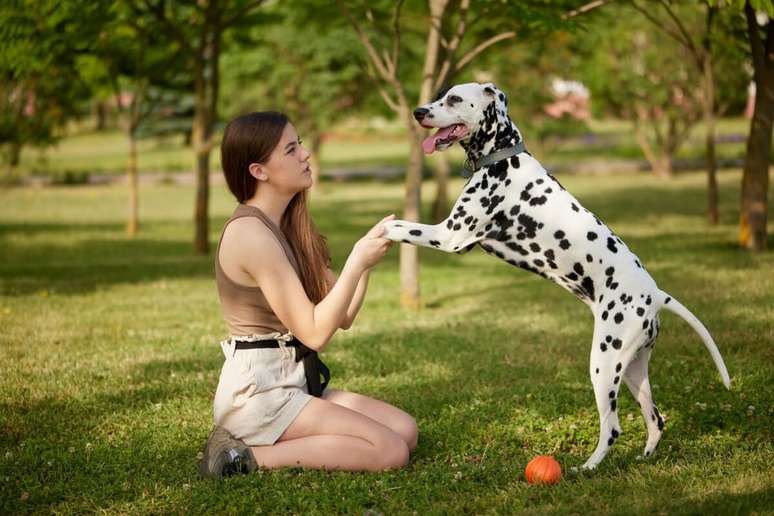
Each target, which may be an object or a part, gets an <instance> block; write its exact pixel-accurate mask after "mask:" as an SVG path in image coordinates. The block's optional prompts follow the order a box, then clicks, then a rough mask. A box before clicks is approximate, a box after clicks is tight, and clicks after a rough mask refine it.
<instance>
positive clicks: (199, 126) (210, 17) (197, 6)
mask: <svg viewBox="0 0 774 516" xmlns="http://www.w3.org/2000/svg"><path fill="white" fill-rule="evenodd" d="M127 1H129V3H130V6H131V8H132V10H133V13H134V15H135V16H137V17H143V18H145V19H153V20H155V22H156V23H155V24H151V23H148V24H147V25H144V30H147V31H150V32H155V31H161V32H163V33H165V34H168V35H170V37H172V38H173V39H174V40H175V42H176V44H177V51H178V56H179V59H180V60H181V61H183V63H184V65H185V67H186V70H187V72H188V74H190V75H189V76H190V77H191V82H192V83H193V85H194V92H193V93H194V117H193V124H192V128H191V132H192V144H193V147H194V155H195V162H196V203H195V210H194V224H195V234H194V250H195V251H196V252H197V253H201V254H206V253H208V252H209V239H208V234H209V192H210V188H209V187H210V184H209V176H210V152H211V151H212V148H213V147H214V145H215V141H214V138H213V136H214V129H215V123H216V122H217V119H218V95H219V89H220V67H219V65H220V57H221V53H222V51H223V48H222V47H223V43H224V35H225V34H226V32H227V31H228V30H229V29H235V28H236V27H240V28H242V29H244V28H245V27H250V26H252V25H256V24H259V23H260V22H261V21H262V20H261V18H260V14H259V13H256V10H257V8H258V7H259V6H260V5H261V4H263V3H264V0H196V1H194V0H187V1H184V2H182V1H181V2H166V1H165V0H127Z"/></svg>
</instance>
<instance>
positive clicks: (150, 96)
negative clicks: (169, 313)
mask: <svg viewBox="0 0 774 516" xmlns="http://www.w3.org/2000/svg"><path fill="white" fill-rule="evenodd" d="M148 21H149V20H148V19H147V18H146V19H143V18H142V17H134V16H132V15H131V11H130V10H129V9H127V7H126V5H123V4H113V5H112V6H110V7H109V8H108V9H107V10H106V12H105V14H104V15H103V16H102V19H101V20H100V23H99V24H98V26H99V34H98V36H97V38H95V41H94V44H93V45H92V47H91V49H90V52H89V54H88V55H85V56H83V57H82V58H81V59H80V60H79V69H80V70H81V74H82V75H84V76H85V78H86V80H87V82H88V83H89V84H90V85H91V88H92V91H93V92H95V93H97V94H98V96H99V97H100V98H104V97H105V96H106V92H109V93H110V94H112V96H113V98H114V99H115V104H116V107H117V110H118V112H119V120H120V126H121V128H122V130H123V131H124V133H125V135H126V138H127V142H128V153H127V162H126V176H127V185H128V194H129V195H128V215H127V224H126V231H127V234H128V235H129V236H134V235H136V234H137V232H138V231H139V227H140V221H139V219H140V217H139V185H138V180H139V178H138V170H137V145H138V138H139V134H138V133H139V129H140V125H141V124H142V123H143V122H144V121H146V120H147V119H148V117H149V116H150V115H152V114H153V113H154V111H155V109H156V107H157V106H158V104H159V101H160V100H161V99H162V98H163V96H164V93H165V92H166V91H168V90H171V89H177V90H182V89H183V88H184V87H186V86H189V85H188V84H185V83H184V82H181V80H180V73H179V68H180V67H179V64H178V60H177V56H176V54H175V53H174V52H173V50H174V48H173V46H172V44H171V41H170V39H169V37H168V35H167V34H166V33H162V32H157V31H151V30H146V29H145V27H144V25H145V24H147V23H148ZM84 22H85V20H84Z"/></svg>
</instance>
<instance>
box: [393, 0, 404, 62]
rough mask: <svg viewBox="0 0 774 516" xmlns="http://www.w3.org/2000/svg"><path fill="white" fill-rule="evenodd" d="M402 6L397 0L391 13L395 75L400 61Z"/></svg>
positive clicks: (400, 0) (400, 1)
mask: <svg viewBox="0 0 774 516" xmlns="http://www.w3.org/2000/svg"><path fill="white" fill-rule="evenodd" d="M402 7H403V0H398V2H396V3H395V11H394V12H393V15H392V32H393V45H392V69H393V72H392V73H393V75H395V76H396V77H397V75H398V63H399V62H400V10H401V8H402Z"/></svg>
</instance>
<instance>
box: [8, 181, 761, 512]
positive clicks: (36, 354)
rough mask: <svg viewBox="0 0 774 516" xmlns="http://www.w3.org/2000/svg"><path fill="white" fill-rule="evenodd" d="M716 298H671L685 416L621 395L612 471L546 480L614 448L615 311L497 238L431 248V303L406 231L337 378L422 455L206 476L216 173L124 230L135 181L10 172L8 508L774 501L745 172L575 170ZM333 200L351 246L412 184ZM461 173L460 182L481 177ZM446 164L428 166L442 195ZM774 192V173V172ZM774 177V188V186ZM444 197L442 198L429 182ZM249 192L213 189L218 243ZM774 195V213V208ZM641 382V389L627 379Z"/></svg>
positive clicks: (664, 359) (578, 189) (340, 190)
mask: <svg viewBox="0 0 774 516" xmlns="http://www.w3.org/2000/svg"><path fill="white" fill-rule="evenodd" d="M560 179H561V181H562V183H563V184H564V186H565V187H567V188H568V189H569V190H570V191H571V192H573V193H574V194H575V195H576V197H578V198H579V199H580V200H581V201H582V202H583V203H584V205H585V206H586V207H588V208H589V209H591V210H593V211H594V212H595V213H596V214H597V215H599V216H600V217H601V218H602V219H603V220H605V221H606V222H607V223H608V224H609V225H610V226H611V227H612V228H613V229H614V230H615V231H616V232H617V233H618V234H619V235H620V236H621V237H622V238H623V239H624V240H625V241H626V242H627V243H628V245H629V247H631V248H632V249H633V250H634V252H636V253H637V254H638V255H639V256H640V258H641V259H642V261H643V263H644V264H645V265H646V267H647V268H648V270H649V271H650V272H651V274H652V275H653V276H654V277H655V279H656V281H658V283H659V285H660V287H661V288H662V289H664V290H665V291H667V292H669V293H670V294H671V295H673V296H675V297H676V298H678V299H679V300H680V301H681V302H682V303H683V304H685V305H686V306H687V307H689V308H690V309H691V310H692V311H693V312H694V313H695V314H696V315H697V316H698V317H699V318H701V319H702V320H703V321H704V323H705V324H706V326H707V327H708V328H709V330H710V332H711V333H712V334H713V336H714V337H715V340H716V341H717V343H718V346H719V348H720V350H721V353H722V354H723V356H724V358H725V361H726V364H727V366H728V369H729V372H730V374H731V379H732V390H731V391H726V390H725V389H724V388H723V386H722V384H721V382H720V378H719V375H718V374H717V371H716V370H715V368H714V365H713V364H712V361H711V359H710V356H709V354H708V353H707V351H706V350H705V348H704V346H703V345H702V343H701V340H700V339H699V337H698V336H697V335H696V334H695V333H693V331H692V330H691V328H690V327H689V326H688V325H687V324H686V323H685V322H684V321H682V320H681V319H679V318H678V317H676V316H674V315H672V314H669V313H667V312H662V332H661V336H660V338H659V340H658V343H657V346H656V351H655V353H654V355H653V359H652V360H651V382H652V384H653V392H654V399H655V401H656V402H657V403H658V405H659V408H660V409H661V412H662V413H663V414H664V415H665V416H666V418H667V422H666V432H665V434H664V437H663V439H662V440H661V444H660V447H659V449H658V451H657V453H656V455H655V456H654V457H652V458H651V459H649V460H647V461H642V460H638V459H637V456H638V455H639V454H640V453H641V451H642V448H643V447H644V444H645V429H644V425H643V422H642V419H641V417H640V415H639V411H638V409H637V406H636V403H635V402H634V401H633V400H632V398H631V396H630V395H629V394H628V392H626V393H624V394H622V395H621V398H620V403H619V407H620V408H619V412H620V414H621V424H622V426H623V434H622V436H621V438H620V439H619V440H618V442H617V444H616V445H615V447H614V448H613V450H612V451H611V452H610V454H609V455H608V457H607V459H605V461H603V462H602V464H601V466H600V467H599V468H598V470H596V471H594V472H593V473H590V474H582V475H578V476H565V478H564V480H563V481H562V482H561V483H560V484H559V485H557V486H554V487H530V486H529V485H528V484H527V483H526V482H525V480H524V474H523V472H524V466H525V464H526V463H527V461H528V460H529V459H530V458H532V457H533V456H535V455H537V454H552V455H554V456H555V457H556V458H557V459H558V460H559V461H560V463H561V464H562V466H563V468H565V469H567V468H570V467H572V466H578V465H580V464H582V463H583V462H584V461H585V460H586V458H587V457H588V456H589V455H590V454H591V452H592V451H593V448H594V446H595V445H596V437H597V431H598V427H597V421H598V419H597V414H596V409H595V406H594V398H593V392H592V389H591V384H590V381H589V378H588V356H589V348H590V344H591V342H590V339H591V331H592V319H591V317H590V314H589V313H588V310H587V309H586V307H585V306H584V305H583V304H582V303H580V302H578V301H577V300H576V299H575V298H574V297H573V296H571V295H568V294H567V293H566V292H565V291H564V290H562V289H560V288H558V287H556V286H555V285H553V284H551V283H549V282H547V281H544V280H542V279H541V278H539V277H537V276H534V275H531V274H529V273H526V272H524V271H521V270H518V269H514V268H512V267H510V266H508V265H507V264H506V263H504V262H500V261H498V260H496V259H493V258H491V257H489V256H487V255H485V254H484V253H483V252H481V251H480V250H474V251H472V252H471V253H468V254H466V255H463V256H458V255H446V254H442V253H438V252H433V251H430V250H422V252H421V259H422V269H421V275H422V298H423V302H424V307H423V308H422V309H421V310H420V311H418V312H416V313H407V312H404V311H402V310H401V309H400V308H399V305H398V283H399V281H398V266H397V264H398V251H397V248H395V249H393V250H392V251H391V252H390V254H389V255H388V257H387V258H386V259H385V260H384V261H383V262H382V263H381V264H380V265H379V266H378V268H377V269H376V270H375V271H374V274H373V276H372V280H371V286H370V289H369V293H368V297H367V299H366V303H365V305H364V308H363V310H362V312H361V314H360V316H359V318H358V320H357V321H356V322H355V325H354V326H353V328H352V329H351V330H349V331H346V332H341V333H340V334H338V335H337V336H336V337H335V338H334V340H333V341H332V342H331V344H330V347H329V349H328V350H326V351H325V353H324V358H325V360H326V362H327V363H328V365H329V366H330V367H331V369H332V371H333V374H334V379H333V386H334V387H336V388H343V389H348V390H353V391H356V392H361V393H364V394H367V395H371V396H375V397H378V398H381V399H385V400H387V401H389V402H390V403H393V404H396V405H398V406H400V407H402V408H404V409H405V410H407V411H408V412H410V413H411V414H413V415H415V417H416V419H417V422H418V424H419V428H420V440H419V446H418V448H417V450H416V453H415V454H414V455H413V457H412V459H411V463H410V465H409V466H408V467H407V468H405V469H403V470H401V471H395V472H386V473H379V474H373V473H370V474H367V473H341V472H321V471H302V470H293V469H288V470H283V471H276V472H260V473H256V474H254V475H251V476H245V477H239V478H230V479H226V480H224V481H219V482H218V481H200V480H198V479H197V477H196V463H197V454H198V453H199V451H200V450H201V448H202V446H203V444H204V440H205V438H206V436H207V433H208V432H209V430H210V425H211V414H212V413H211V403H212V396H213V394H214V391H215V386H216V382H217V378H218V374H219V369H220V366H221V363H222V354H221V352H220V348H219V347H218V346H217V342H218V341H219V339H221V338H222V337H223V336H224V331H225V328H224V325H223V323H222V321H221V319H220V312H219V307H218V303H217V296H216V292H215V286H214V281H213V275H212V257H199V256H196V255H194V254H193V253H192V244H191V241H192V238H193V227H192V224H191V214H192V211H193V197H194V191H193V188H192V187H188V186H175V185H151V184H148V185H145V184H144V185H142V186H141V218H142V221H143V225H142V230H141V233H140V235H139V236H138V237H136V238H134V239H130V238H128V237H126V236H125V234H124V231H123V217H124V213H125V208H124V206H125V203H126V202H125V195H126V192H125V191H124V188H123V187H122V186H118V185H110V186H83V187H69V188H68V187H51V188H42V189H33V188H6V189H2V190H0V296H2V297H0V325H1V327H2V331H0V504H2V505H0V513H9V512H46V513H51V512H54V513H70V512H100V513H103V512H104V513H166V512H176V513H190V512H193V513H223V512H226V513H254V512H263V513H283V514H284V513H303V514H307V513H311V514H331V513H356V514H362V513H364V512H366V511H370V512H371V513H383V514H406V513H408V514H411V513H415V514H427V513H431V514H440V513H504V512H505V513H510V512H514V513H527V514H545V513H575V514H577V513H619V514H623V513H626V514H652V513H670V514H672V513H696V514H700V513H703V514H712V513H714V514H718V513H723V514H729V513H730V514H748V513H750V512H758V513H765V512H769V511H771V510H772V507H774V469H772V467H771V464H772V462H773V461H774V425H773V424H772V423H774V391H772V389H771V386H772V385H773V384H774V346H772V345H773V344H774V273H772V270H774V255H772V253H771V252H768V253H763V254H758V255H751V254H748V253H746V252H743V251H740V250H738V249H737V248H736V246H735V238H736V231H737V227H736V223H737V218H738V208H737V207H738V198H739V188H738V185H739V182H740V172H739V171H738V170H729V171H723V172H721V174H720V187H721V212H722V216H721V224H720V225H719V226H717V227H715V228H709V227H707V225H706V224H705V222H704V219H705V217H704V215H703V206H704V196H705V193H704V184H705V180H704V176H703V175H702V174H700V173H689V174H680V175H678V176H677V177H676V178H675V179H674V180H672V181H661V180H657V179H655V178H653V177H651V176H649V175H611V176H604V177H589V176H586V177H570V176H561V177H560ZM323 186H324V188H323V191H322V194H321V195H319V196H318V198H317V199H316V200H315V203H314V206H313V211H314V216H315V219H316V221H317V222H318V225H319V226H320V228H321V230H322V231H323V233H325V234H326V235H327V236H328V238H329V243H330V246H331V249H332V252H333V256H334V266H335V267H340V266H341V264H342V263H343V261H344V259H345V258H346V255H347V253H348V251H349V249H350V248H351V245H352V244H353V243H354V241H355V240H356V239H357V238H359V237H360V236H361V235H362V234H363V233H364V232H365V231H366V230H367V228H368V227H370V225H371V224H372V223H374V222H375V221H376V220H378V219H379V218H381V217H382V216H384V215H385V214H388V213H390V212H397V213H400V205H401V202H402V198H403V188H402V185H401V184H399V183H397V182H392V183H370V182H360V183H341V184H335V185H333V184H325V185H323ZM461 186H462V183H461V180H459V179H455V181H454V183H453V185H452V190H453V191H454V192H456V191H458V190H459V189H460V188H461ZM432 191H433V188H432V185H427V188H425V192H427V194H426V197H428V198H429V197H430V192H432ZM772 193H774V192H772ZM770 198H774V195H770ZM426 200H429V199H426ZM232 207H233V203H232V201H231V200H230V198H229V197H228V195H227V193H226V192H225V191H224V190H223V188H222V187H218V188H216V189H215V190H214V191H213V194H212V203H211V233H210V234H211V240H212V241H213V242H215V241H216V239H217V236H218V234H219V231H220V227H221V225H222V223H223V221H224V220H225V219H226V218H227V217H228V214H229V213H230V210H231V209H232ZM771 211H774V210H771ZM623 391H624V390H622V392H623Z"/></svg>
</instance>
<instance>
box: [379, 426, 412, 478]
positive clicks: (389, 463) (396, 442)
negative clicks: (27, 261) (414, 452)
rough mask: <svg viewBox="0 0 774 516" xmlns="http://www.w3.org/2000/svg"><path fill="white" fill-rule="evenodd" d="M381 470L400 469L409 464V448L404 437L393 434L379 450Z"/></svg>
mask: <svg viewBox="0 0 774 516" xmlns="http://www.w3.org/2000/svg"><path fill="white" fill-rule="evenodd" d="M377 454H378V463H379V469H381V470H385V469H398V468H402V467H404V466H405V465H407V464H408V462H409V447H408V444H407V443H406V441H404V440H403V437H402V436H400V435H398V434H396V433H393V436H392V437H391V438H389V439H386V440H385V442H383V443H382V445H381V446H380V447H379V448H378V449H377Z"/></svg>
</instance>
